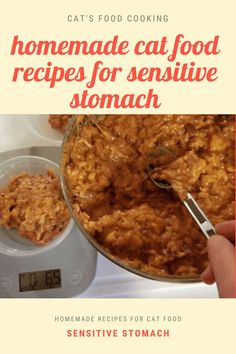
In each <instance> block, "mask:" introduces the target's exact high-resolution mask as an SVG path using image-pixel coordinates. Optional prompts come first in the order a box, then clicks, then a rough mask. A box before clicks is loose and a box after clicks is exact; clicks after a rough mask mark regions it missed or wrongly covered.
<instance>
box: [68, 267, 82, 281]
mask: <svg viewBox="0 0 236 354" xmlns="http://www.w3.org/2000/svg"><path fill="white" fill-rule="evenodd" d="M81 279H82V274H81V271H80V270H78V269H73V270H70V271H69V272H68V280H69V283H70V284H71V285H78V284H79V283H80V281H81Z"/></svg>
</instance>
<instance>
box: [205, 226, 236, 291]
mask: <svg viewBox="0 0 236 354" xmlns="http://www.w3.org/2000/svg"><path fill="white" fill-rule="evenodd" d="M216 231H217V233H219V235H223V236H225V237H222V236H219V235H215V236H211V237H210V239H209V240H208V242H207V250H208V257H209V265H208V267H207V268H206V270H205V271H204V272H203V273H202V274H201V279H202V281H203V282H204V283H206V284H213V283H215V282H216V284H217V288H218V292H219V296H220V297H222V298H234V297H235V250H234V246H233V245H232V243H231V242H230V241H229V240H234V237H235V221H226V222H223V223H221V224H218V225H217V226H216ZM227 238H228V239H227Z"/></svg>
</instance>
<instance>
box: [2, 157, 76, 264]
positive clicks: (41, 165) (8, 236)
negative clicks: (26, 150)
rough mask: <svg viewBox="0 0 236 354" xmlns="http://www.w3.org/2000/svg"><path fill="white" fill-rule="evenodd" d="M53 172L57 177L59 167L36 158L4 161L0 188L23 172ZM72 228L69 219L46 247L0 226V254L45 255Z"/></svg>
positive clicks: (72, 224)
mask: <svg viewBox="0 0 236 354" xmlns="http://www.w3.org/2000/svg"><path fill="white" fill-rule="evenodd" d="M48 170H53V171H54V172H55V174H56V175H58V176H59V167H58V165H57V164H55V163H54V162H52V161H50V160H47V159H44V158H42V157H36V156H20V157H15V158H12V159H9V160H7V161H4V162H3V163H1V164H0V187H5V186H6V185H7V184H8V182H9V180H10V179H11V178H12V177H14V176H17V175H19V174H21V173H23V172H26V173H28V174H30V175H34V174H43V175H45V174H46V173H47V171H48ZM73 226H74V222H73V219H72V218H71V220H70V222H69V224H68V225H67V227H66V228H65V229H64V231H63V232H62V233H61V234H60V235H58V236H57V237H56V238H54V239H53V240H52V241H50V242H49V243H48V244H47V245H36V244H34V243H33V242H31V241H30V240H27V239H25V238H24V237H22V236H20V235H19V233H18V231H17V230H15V229H7V228H5V227H1V226H0V253H1V254H4V255H8V256H22V257H25V256H29V255H35V254H40V253H45V252H47V251H49V250H50V249H52V248H54V247H56V246H57V245H59V243H61V242H62V241H63V240H64V239H65V238H66V236H67V235H68V234H69V233H70V231H71V230H72V227H73Z"/></svg>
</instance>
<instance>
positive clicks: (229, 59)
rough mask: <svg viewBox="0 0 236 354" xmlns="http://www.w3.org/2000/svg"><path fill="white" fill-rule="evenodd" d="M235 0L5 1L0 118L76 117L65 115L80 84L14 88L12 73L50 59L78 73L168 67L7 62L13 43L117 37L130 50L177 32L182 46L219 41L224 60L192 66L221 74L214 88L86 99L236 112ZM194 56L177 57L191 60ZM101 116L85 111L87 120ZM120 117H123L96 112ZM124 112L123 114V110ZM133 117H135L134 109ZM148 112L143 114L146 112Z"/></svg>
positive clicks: (155, 60)
mask: <svg viewBox="0 0 236 354" xmlns="http://www.w3.org/2000/svg"><path fill="white" fill-rule="evenodd" d="M234 4H235V1H233V0H232V1H231V0H228V1H213V0H208V1H206V0H198V1H194V2H193V1H192V2H190V1H188V0H180V1H173V0H171V1H170V0H165V1H148V0H147V1H137V0H136V1H134V0H130V1H125V0H121V1H116V2H111V1H107V0H100V1H95V0H94V1H91V0H88V1H77V0H67V1H54V0H53V1H45V0H44V1H38V2H35V1H27V0H21V1H7V2H6V3H5V4H4V5H3V2H2V5H1V7H2V10H1V12H0V82H1V83H0V86H1V87H0V97H1V99H0V113H2V114H3V113H31V114H32V113H72V112H73V113H78V112H79V111H78V110H72V109H70V108H69V102H70V100H71V98H72V96H73V94H74V93H77V92H81V91H82V90H83V89H84V85H83V84H81V85H80V84H79V83H65V82H64V83H63V82H62V83H58V84H57V85H56V87H55V88H53V89H49V88H48V84H47V83H25V82H22V81H19V82H17V83H12V82H11V78H12V74H13V69H14V67H15V66H17V65H19V66H21V65H22V66H31V65H32V66H35V67H37V66H41V65H42V66H45V65H46V62H47V61H48V60H50V59H51V60H52V62H53V63H55V65H59V66H60V65H61V66H63V65H64V66H83V65H85V67H86V68H87V69H88V70H90V69H91V68H92V66H93V63H94V62H95V60H97V59H102V60H104V64H107V65H114V66H116V65H123V66H124V67H128V66H133V65H134V64H135V63H138V64H139V65H141V64H143V65H147V64H148V65H150V66H159V65H163V66H166V60H164V58H162V57H160V58H159V57H158V56H156V57H155V56H150V57H148V58H147V57H146V56H142V57H140V58H137V56H135V55H131V53H130V54H129V55H125V56H122V57H121V56H114V57H112V56H107V57H106V58H103V57H99V58H98V57H97V58H96V57H92V58H89V57H86V56H81V57H80V56H78V57H74V56H71V57H70V56H61V57H57V56H56V57H54V58H53V57H52V58H50V57H49V56H48V57H44V56H28V57H27V56H23V57H19V56H15V57H14V56H13V57H11V56H10V55H9V52H10V49H11V45H12V40H13V36H14V35H16V34H18V35H19V37H20V39H24V40H25V41H29V40H35V41H37V40H57V41H60V40H72V39H74V40H75V39H77V40H82V39H87V40H88V41H92V40H95V39H103V40H109V39H111V38H112V37H113V35H115V34H119V36H120V38H121V39H127V40H129V41H130V43H134V42H135V41H137V40H139V39H146V40H157V39H158V38H161V37H162V36H164V35H167V36H168V37H169V38H171V39H172V40H173V39H174V37H175V35H177V34H178V33H183V34H185V36H186V39H191V40H199V39H201V40H210V39H212V38H213V37H214V35H216V34H220V49H221V53H220V54H219V55H218V56H216V57H212V56H209V57H206V58H205V57H202V58H197V59H196V62H198V63H199V65H200V64H202V65H203V64H204V65H207V66H217V67H218V68H219V79H218V80H217V81H215V82H214V83H207V82H203V83H198V84H195V83H191V84H190V83H187V84H186V83H170V82H169V83H153V84H152V83H127V82H126V81H125V80H123V81H120V80H119V81H117V83H101V84H99V85H97V86H96V88H95V89H93V90H92V91H91V93H94V92H95V91H96V92H98V93H99V92H100V93H103V92H107V93H115V92H119V93H120V94H122V93H123V94H125V93H127V92H135V93H137V94H138V93H142V92H146V91H147V90H148V89H149V88H151V87H153V88H155V91H156V92H157V93H159V95H160V101H161V102H162V106H161V107H160V109H158V110H155V109H150V110H149V112H150V113H235V111H236V100H235V90H234V80H235V73H236V69H235V68H236V66H235V57H236V47H235V25H234V21H235V19H234V17H235V11H234V7H235V5H234ZM83 13H89V14H90V13H92V14H94V15H98V14H101V13H102V14H104V13H106V14H121V15H126V14H128V13H130V14H140V13H144V14H168V16H169V22H166V23H165V22H162V23H151V24H149V23H148V24H144V23H138V24H134V23H130V24H126V23H122V24H119V23H118V24H106V23H105V24H98V23H80V24H78V23H68V22H67V21H66V17H67V15H68V14H83ZM190 59H191V57H190V56H189V57H187V58H182V61H183V62H185V61H188V62H189V61H190ZM92 112H93V113H98V110H90V111H89V110H86V113H92ZM101 112H103V113H105V112H110V113H111V112H115V113H118V112H121V110H119V111H118V110H116V111H114V110H112V109H111V110H110V111H108V110H107V111H106V110H105V109H104V110H103V111H100V113H101ZM125 112H127V113H128V110H125ZM132 112H133V113H140V110H138V109H134V110H132ZM145 112H147V111H145Z"/></svg>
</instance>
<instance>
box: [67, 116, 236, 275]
mask: <svg viewBox="0 0 236 354" xmlns="http://www.w3.org/2000/svg"><path fill="white" fill-rule="evenodd" d="M160 148H161V149H162V150H165V149H166V150H168V151H171V152H172V155H173V156H174V157H175V158H172V159H170V160H169V161H167V160H168V159H166V156H165V154H159V156H158V154H155V151H156V150H158V149H160ZM153 153H154V156H155V158H154V159H153V161H152V164H153V168H154V169H155V170H156V172H158V173H159V176H160V179H162V180H163V179H165V180H167V181H168V182H169V183H171V184H172V186H174V189H175V191H176V192H177V193H175V192H173V190H163V189H161V188H158V187H157V186H155V185H154V184H153V183H152V182H151V181H150V178H149V177H148V175H147V165H148V163H149V161H150V156H152V155H153ZM63 167H64V174H65V180H66V184H67V187H68V191H69V197H70V198H71V202H72V206H73V209H74V212H75V213H76V215H77V217H78V219H79V220H80V222H81V224H82V225H83V227H84V228H85V229H86V231H87V232H89V233H90V235H91V236H92V237H93V238H94V239H95V240H96V242H97V243H98V244H99V245H100V246H101V247H102V248H103V249H104V250H105V251H106V252H108V253H109V254H110V255H111V256H112V257H114V258H116V259H118V260H119V261H121V262H122V263H124V264H126V265H129V266H131V267H133V268H135V269H138V270H140V271H143V272H146V273H149V274H152V275H157V276H163V277H166V276H174V277H183V278H195V277H196V278H197V277H199V275H200V273H201V272H202V271H203V270H204V269H205V267H206V265H207V262H208V261H207V251H206V239H205V236H204V235H203V234H202V232H201V231H200V229H199V228H198V226H197V224H196V223H195V221H194V220H193V219H192V217H191V216H190V215H189V213H188V211H187V210H186V209H185V206H184V205H183V203H182V202H181V200H180V199H181V198H182V199H184V198H185V194H186V192H190V193H191V194H192V195H193V196H194V198H195V199H196V200H197V202H198V203H199V205H200V206H201V207H202V209H203V210H204V212H205V213H206V215H207V216H208V217H209V219H210V220H211V222H212V223H213V224H216V223H218V222H221V221H223V220H229V219H232V218H234V117H233V116H230V115H107V116H87V118H84V117H83V118H81V117H78V118H77V121H76V122H75V124H74V129H73V133H72V134H71V136H70V138H69V140H68V142H67V144H66V145H65V148H64V158H63ZM179 197H181V198H179Z"/></svg>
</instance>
